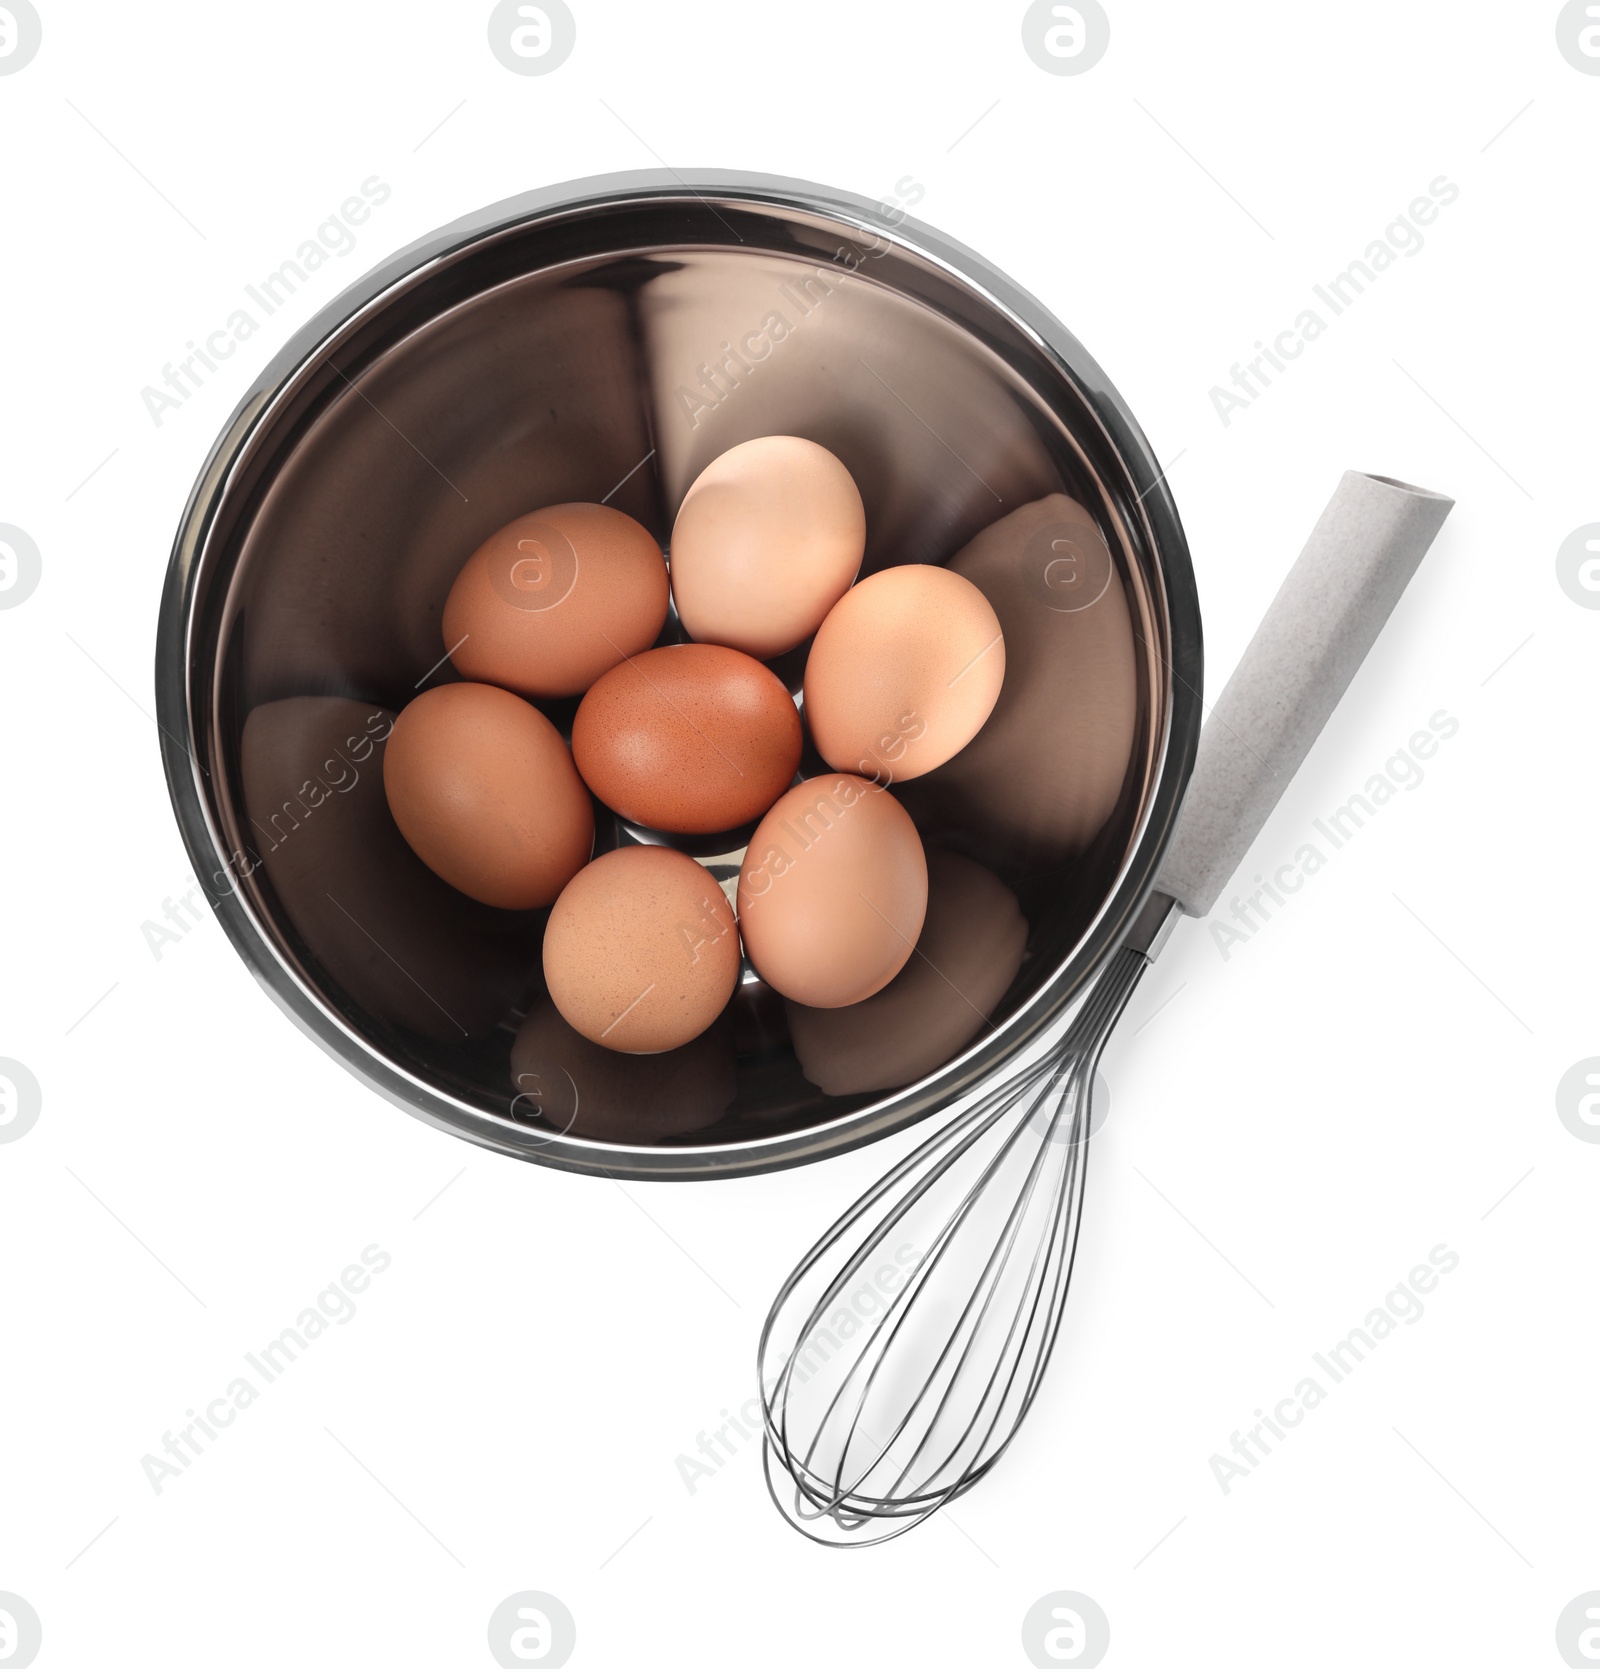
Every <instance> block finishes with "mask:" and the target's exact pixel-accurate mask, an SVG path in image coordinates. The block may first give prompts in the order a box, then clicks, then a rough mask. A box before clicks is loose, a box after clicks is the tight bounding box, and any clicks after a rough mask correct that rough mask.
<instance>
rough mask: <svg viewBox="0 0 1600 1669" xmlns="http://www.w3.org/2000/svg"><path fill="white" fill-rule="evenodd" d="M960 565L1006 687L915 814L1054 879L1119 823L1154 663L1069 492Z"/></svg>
mask: <svg viewBox="0 0 1600 1669" xmlns="http://www.w3.org/2000/svg"><path fill="white" fill-rule="evenodd" d="M951 567H952V568H953V569H955V570H956V571H957V572H958V573H960V574H962V575H963V576H964V577H965V578H967V579H970V580H971V581H972V583H973V584H974V585H976V586H977V587H978V589H979V590H980V591H982V592H983V594H984V596H985V597H987V598H988V600H989V603H990V606H991V607H992V608H993V609H994V611H995V613H996V614H997V615H998V616H999V619H1000V625H1001V629H1002V630H1003V631H1004V632H1005V636H1006V666H1007V671H1006V681H1005V688H1004V690H1003V691H1002V692H1001V695H1000V699H999V701H998V702H997V703H996V704H995V709H994V712H993V713H991V714H990V716H989V721H988V723H987V724H985V725H984V727H983V729H982V731H981V732H980V733H979V734H978V735H977V736H976V737H974V738H973V740H972V742H971V743H970V744H969V745H968V746H967V747H965V748H963V749H962V750H961V752H960V753H958V754H957V755H956V756H955V758H954V759H952V760H951V761H950V762H949V763H948V764H947V765H943V766H941V767H940V768H939V770H937V771H936V772H933V773H931V774H930V775H929V776H927V777H924V778H921V779H920V780H918V781H916V782H913V783H910V784H908V785H907V787H906V790H905V798H906V804H907V806H908V807H910V808H911V810H912V811H913V812H914V813H915V815H916V816H917V818H918V820H919V821H922V822H924V824H925V826H926V825H934V824H936V825H939V826H941V827H944V828H950V829H959V830H961V831H962V832H963V833H964V834H965V836H966V837H967V838H968V839H970V840H972V841H975V842H977V843H979V844H981V845H982V846H983V847H984V848H986V849H988V850H990V851H995V852H1001V853H1004V854H1005V856H1006V858H1007V859H1008V860H1009V861H1010V862H1012V863H1014V864H1019V865H1021V866H1023V867H1024V868H1029V869H1042V868H1054V867H1056V866H1058V865H1060V864H1061V863H1062V860H1063V859H1065V858H1068V857H1072V856H1075V855H1076V854H1078V853H1080V852H1082V851H1084V850H1085V849H1086V848H1088V847H1089V846H1090V845H1091V844H1092V843H1093V842H1094V841H1095V839H1096V838H1097V837H1098V836H1099V834H1100V831H1101V830H1102V829H1103V828H1104V827H1105V826H1106V824H1107V822H1108V821H1109V820H1110V819H1111V817H1112V816H1113V814H1114V813H1115V811H1116V807H1117V802H1118V800H1119V799H1120V797H1121V795H1122V792H1123V786H1124V784H1125V782H1126V780H1127V775H1128V768H1129V764H1130V762H1131V761H1132V759H1133V756H1134V751H1135V747H1136V745H1137V741H1138V736H1139V724H1140V720H1139V714H1140V699H1139V662H1140V658H1141V654H1142V651H1141V649H1140V645H1139V640H1138V638H1137V637H1136V636H1135V635H1134V625H1133V619H1132V616H1131V614H1130V612H1129V606H1128V598H1127V593H1126V592H1125V590H1124V588H1123V583H1122V580H1121V577H1120V575H1119V573H1118V569H1117V565H1116V563H1115V562H1114V561H1113V559H1112V555H1111V551H1110V549H1109V547H1108V546H1107V544H1106V542H1105V539H1104V537H1103V536H1102V535H1101V533H1100V530H1099V527H1098V526H1097V524H1096V522H1095V520H1094V517H1093V516H1091V515H1090V513H1089V511H1088V510H1087V509H1085V508H1084V506H1083V505H1081V504H1079V503H1077V502H1076V501H1075V500H1073V499H1070V498H1068V497H1067V496H1066V495H1065V494H1063V493H1052V494H1051V495H1050V496H1049V497H1048V498H1042V499H1039V500H1037V501H1036V502H1035V503H1033V504H1025V505H1023V506H1021V507H1020V508H1019V509H1016V510H1013V511H1012V512H1011V513H1010V514H1009V515H1007V516H1004V517H1002V518H1001V519H1000V520H999V521H997V522H995V523H994V524H993V525H992V526H991V527H988V528H985V529H984V531H983V532H982V533H980V534H978V535H977V537H976V538H975V539H973V540H972V542H971V543H970V544H969V545H967V546H966V548H965V549H963V550H961V551H959V552H957V554H956V555H955V556H954V557H953V558H952V559H951ZM1046 737H1047V738H1048V745H1042V744H1041V739H1042V738H1046Z"/></svg>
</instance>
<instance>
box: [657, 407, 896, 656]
mask: <svg viewBox="0 0 1600 1669" xmlns="http://www.w3.org/2000/svg"><path fill="white" fill-rule="evenodd" d="M866 539H867V517H866V511H865V509H864V508H863V507H862V503H861V494H860V492H859V491H858V490H857V488H856V484H855V482H854V481H853V480H852V479H851V476H850V472H849V470H847V469H846V468H845V466H844V465H843V464H842V463H840V462H839V460H838V459H837V458H836V457H834V455H833V454H832V453H831V452H829V451H828V450H827V449H826V448H825V447H822V446H818V445H817V443H816V442H815V441H811V440H802V439H801V438H800V437H799V436H797V435H766V436H763V437H762V438H761V439H759V440H747V441H745V442H744V443H743V444H742V445H739V446H735V447H733V448H731V449H730V450H729V451H727V452H724V453H723V454H722V456H721V457H719V458H716V459H714V460H713V461H712V462H711V463H710V464H708V465H707V466H706V468H705V469H704V470H702V471H701V473H700V475H699V477H698V479H697V480H696V481H695V483H694V485H693V486H692V487H690V489H689V491H688V493H687V495H686V496H685V498H684V501H683V504H682V506H681V507H680V509H679V511H678V519H677V521H676V523H675V524H674V526H673V529H672V595H673V600H674V601H675V602H676V603H677V605H678V618H679V619H680V620H682V622H683V625H684V629H685V630H686V631H687V632H688V633H689V635H690V637H692V638H696V639H698V640H699V641H700V642H702V643H721V644H726V645H727V646H728V647H729V648H732V649H742V650H744V652H745V653H746V654H747V655H754V656H755V658H756V659H757V660H762V661H765V660H770V659H771V658H772V657H773V656H774V655H781V654H782V653H783V652H784V651H785V650H787V649H793V648H794V646H795V645H796V644H797V643H803V642H804V641H805V640H806V639H807V638H808V637H810V636H811V634H812V633H813V632H814V631H815V630H816V629H817V627H818V626H819V625H821V624H822V618H823V616H824V615H825V614H826V613H827V612H828V610H829V609H830V608H832V607H833V605H834V604H835V603H836V602H837V601H838V600H839V598H840V597H842V596H843V595H844V593H845V592H846V591H847V590H848V589H849V587H850V584H851V582H852V581H853V580H854V579H855V577H856V574H857V573H858V571H859V570H860V567H861V554H862V552H863V550H864V549H865V548H866Z"/></svg>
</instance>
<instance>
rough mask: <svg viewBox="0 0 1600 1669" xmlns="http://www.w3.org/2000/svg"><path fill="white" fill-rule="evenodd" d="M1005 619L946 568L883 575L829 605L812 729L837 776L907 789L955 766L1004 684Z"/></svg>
mask: <svg viewBox="0 0 1600 1669" xmlns="http://www.w3.org/2000/svg"><path fill="white" fill-rule="evenodd" d="M1005 672H1006V646H1005V639H1004V637H1003V636H1002V635H1001V631H1000V622H999V620H998V619H997V618H996V617H995V612H994V610H993V609H992V608H991V607H990V606H989V603H988V600H987V599H986V598H985V597H984V595H983V593H982V592H981V591H980V590H979V589H978V588H977V586H975V585H974V584H973V583H972V582H971V581H970V580H967V579H963V578H962V577H961V575H959V574H953V573H951V572H950V571H949V569H947V568H935V567H932V566H930V565H929V564H927V563H921V562H917V563H911V564H908V565H907V566H905V567H902V568H885V569H883V570H882V571H881V572H880V573H876V574H872V575H870V576H869V577H868V578H866V579H864V580H862V581H861V583H860V584H859V585H856V586H853V587H852V588H851V589H850V590H849V591H847V592H846V593H845V594H844V596H843V597H841V598H840V599H839V601H838V602H837V603H836V604H835V605H834V606H833V608H832V610H831V611H830V612H829V614H828V617H827V619H826V620H824V621H823V622H822V626H821V629H820V630H819V631H818V632H817V640H816V642H815V643H813V644H812V645H811V652H810V654H809V655H808V656H807V658H806V682H805V702H806V722H807V724H809V725H810V726H811V735H812V739H813V740H814V741H815V742H816V744H817V751H818V752H819V753H820V754H821V755H822V757H823V758H824V759H826V760H827V762H828V763H829V764H830V765H832V766H833V767H834V769H835V770H838V771H851V772H854V773H855V774H856V775H857V776H863V777H870V778H871V779H872V780H873V781H875V782H880V783H887V782H905V781H908V780H909V779H910V778H912V777H919V776H922V775H923V774H924V772H927V771H931V770H933V769H934V768H935V767H936V766H939V765H942V764H944V762H945V761H946V760H947V759H951V758H954V756H955V755H956V754H958V753H959V752H960V751H961V750H962V748H964V747H965V746H966V745H967V743H968V742H970V741H971V740H972V738H973V737H974V736H976V735H977V734H978V732H979V731H980V730H981V729H982V728H983V725H984V721H985V720H986V719H987V718H988V717H989V714H990V713H991V712H992V711H993V710H994V704H995V702H996V701H997V700H998V699H999V697H1000V686H1001V684H1002V682H1003V681H1004V679H1005Z"/></svg>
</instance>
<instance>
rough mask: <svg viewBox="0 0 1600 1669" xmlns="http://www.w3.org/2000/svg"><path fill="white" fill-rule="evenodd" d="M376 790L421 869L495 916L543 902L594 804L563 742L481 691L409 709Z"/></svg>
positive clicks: (521, 706) (454, 689) (534, 712)
mask: <svg viewBox="0 0 1600 1669" xmlns="http://www.w3.org/2000/svg"><path fill="white" fill-rule="evenodd" d="M383 787H384V792H385V794H386V795H387V796H388V800H389V810H390V811H391V812H392V813H393V815H394V820H395V822H396V823H397V824H398V825H399V828H400V832H401V834H403V835H404V836H405V838H406V843H407V844H408V845H409V846H410V848H411V850H412V851H413V852H415V853H416V854H417V856H418V857H419V858H421V859H422V861H423V862H424V863H425V864H426V865H427V866H428V868H429V869H431V870H432V871H433V872H434V874H435V875H437V876H439V877H440V878H441V879H443V880H446V881H448V882H449V883H450V885H451V886H453V887H455V888H457V889H458V890H459V891H461V892H464V893H466V894H467V896H468V897H469V898H476V899H478V900H479V901H480V902H481V903H484V904H494V905H497V906H498V907H499V908H500V909H502V910H531V909H533V908H535V907H536V906H538V905H541V904H548V903H550V902H551V900H552V899H554V898H555V896H556V894H557V893H559V892H560V891H561V889H562V888H563V887H564V886H565V885H566V884H567V882H568V881H570V880H571V879H572V877H573V876H574V875H576V874H577V872H578V871H579V869H581V868H582V866H583V865H584V864H585V863H586V862H587V861H588V857H589V853H590V852H591V851H592V850H593V848H594V804H593V802H592V801H591V800H590V798H589V791H588V789H586V788H585V787H584V785H583V779H582V778H581V777H580V776H579V775H578V771H577V767H576V766H575V765H574V764H573V763H572V755H571V754H570V753H568V752H567V744H566V743H565V742H563V741H562V740H561V733H560V732H559V731H558V730H557V729H556V727H555V726H554V725H553V724H551V722H550V721H549V719H547V718H546V717H545V716H544V714H543V713H541V712H540V711H539V709H538V708H537V707H530V706H529V705H528V703H527V702H526V701H524V700H523V699H522V697H521V696H516V695H513V694H512V693H511V692H510V691H509V690H502V689H496V688H495V687H494V686H492V685H489V684H441V685H440V686H439V687H438V688H437V689H432V690H428V691H426V692H425V693H424V694H422V695H419V696H418V697H417V699H416V700H415V701H413V702H411V703H410V704H409V705H408V706H407V707H406V708H405V709H404V711H403V712H402V713H401V714H400V716H399V718H397V719H396V720H395V721H394V729H393V731H391V733H390V735H389V741H388V745H387V746H386V747H385V749H384V754H383ZM424 977H426V976H424Z"/></svg>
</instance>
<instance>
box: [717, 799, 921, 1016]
mask: <svg viewBox="0 0 1600 1669" xmlns="http://www.w3.org/2000/svg"><path fill="white" fill-rule="evenodd" d="M927 908H928V864H927V859H926V858H925V857H924V855H923V851H922V840H921V837H920V836H919V835H918V834H917V829H916V825H915V824H914V823H913V822H912V821H911V818H910V817H909V816H908V815H907V813H906V812H905V811H904V809H903V808H902V807H901V806H900V805H899V804H898V803H897V802H896V801H895V799H894V797H893V796H892V795H891V794H890V793H889V792H888V790H887V789H883V788H879V787H877V786H876V785H875V784H873V783H870V782H866V781H864V780H863V779H862V778H860V777H855V776H845V775H838V776H820V777H812V778H810V779H809V780H808V781H806V782H802V783H799V784H797V785H796V786H795V787H793V788H791V789H790V790H789V792H788V793H787V794H785V795H784V796H783V798H782V799H781V800H779V801H778V803H777V804H776V805H775V806H773V808H772V810H771V811H769V812H768V813H767V815H766V816H765V817H764V818H762V820H761V823H760V826H759V827H758V828H757V829H756V832H755V834H754V835H753V836H752V837H751V839H750V845H749V847H748V849H747V850H746V852H745V860H744V866H743V868H742V869H741V870H740V872H739V930H740V932H741V933H742V934H743V935H744V946H745V950H746V952H747V953H748V955H749V957H750V960H751V962H752V964H754V966H755V969H756V972H757V973H759V974H760V975H761V977H762V978H763V979H764V980H765V981H766V982H767V984H768V985H770V986H772V988H773V989H774V990H776V991H777V992H779V993H780V994H781V995H782V996H785V997H788V998H789V999H790V1000H791V1001H792V1002H797V1003H804V1004H806V1005H807V1006H808V1007H810V1008H841V1007H843V1006H844V1005H845V1004H846V1003H858V1002H861V1001H863V1000H864V999H866V998H867V997H870V996H872V994H873V993H874V992H876V991H881V990H882V989H883V987H884V986H885V985H887V984H888V983H889V981H890V980H891V979H893V978H894V976H895V975H896V974H897V973H899V972H900V970H901V968H903V967H904V966H905V964H906V960H907V958H908V957H909V956H910V955H911V953H912V950H913V949H914V948H915V946H916V942H917V935H918V934H919V933H921V931H922V923H923V918H924V916H925V915H926V913H927Z"/></svg>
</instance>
